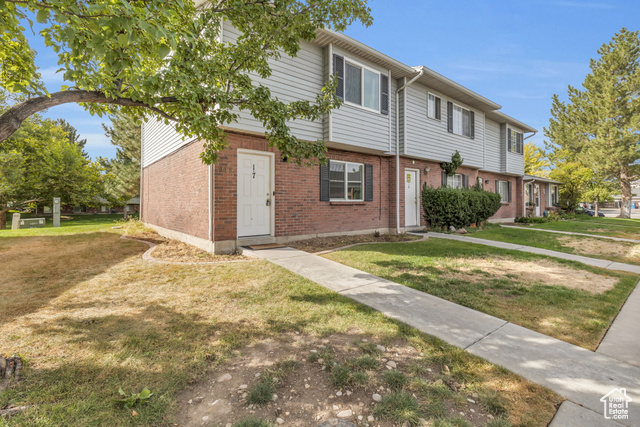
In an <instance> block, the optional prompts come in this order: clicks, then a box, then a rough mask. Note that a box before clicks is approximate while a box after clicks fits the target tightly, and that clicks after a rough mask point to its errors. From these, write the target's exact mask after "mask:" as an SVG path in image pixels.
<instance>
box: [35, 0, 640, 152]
mask: <svg viewBox="0 0 640 427" xmlns="http://www.w3.org/2000/svg"><path fill="white" fill-rule="evenodd" d="M369 5H370V7H371V9H372V15H373V18H374V23H373V25H372V26H371V27H369V28H365V27H363V26H361V25H359V24H356V25H353V26H352V27H350V28H349V29H348V30H347V31H346V34H347V35H349V36H351V37H354V38H356V39H358V40H360V41H361V42H363V43H365V44H367V45H369V46H371V47H373V48H375V49H377V50H379V51H381V52H383V53H385V54H387V55H390V56H392V57H394V58H396V59H398V60H400V61H402V62H404V63H406V64H409V65H425V66H427V67H429V68H431V69H432V70H435V71H437V72H438V73H440V74H443V75H444V76H446V77H448V78H450V79H452V80H454V81H456V82H458V83H460V84H462V85H464V86H466V87H468V88H469V89H471V90H473V91H475V92H477V93H479V94H481V95H483V96H485V97H487V98H489V99H491V100H493V101H495V102H497V103H499V104H500V105H502V107H503V108H502V111H503V112H504V113H506V114H508V115H510V116H513V117H515V118H517V119H519V120H521V121H523V122H525V123H527V124H529V125H531V126H533V127H535V128H536V129H538V130H539V131H540V132H539V133H538V134H537V135H536V136H534V137H533V138H531V139H530V141H534V142H535V143H537V144H542V142H543V141H544V135H543V132H542V131H543V127H545V126H547V124H548V121H549V110H550V108H551V96H552V95H553V94H554V93H557V94H560V95H561V96H564V95H565V94H566V89H567V85H569V84H571V85H574V86H579V85H580V84H581V83H582V81H583V80H584V77H585V76H586V74H587V73H588V72H589V59H590V58H595V57H596V56H597V50H598V48H600V46H601V45H602V44H603V43H605V42H609V41H610V40H611V38H612V37H613V35H614V34H615V33H616V32H617V31H619V30H620V29H621V28H622V27H627V28H628V29H630V30H634V31H635V30H638V29H639V28H640V2H637V1H632V0H627V1H606V0H600V1H598V0H596V1H591V0H490V1H489V0H476V1H432V0H428V1H408V0H394V1H390V0H373V1H370V2H369ZM32 39H33V40H32V42H33V44H32V46H33V47H34V48H35V49H36V50H37V51H38V56H37V63H38V65H39V66H40V67H41V72H42V74H43V78H44V79H45V82H46V84H47V87H48V89H49V90H57V89H59V87H60V85H61V84H63V83H62V79H61V78H60V77H59V75H58V74H55V70H56V69H57V67H56V57H55V54H54V53H53V52H52V51H49V50H48V49H46V48H44V46H43V45H42V44H41V41H40V38H39V37H38V36H36V37H32ZM46 115H47V116H48V117H52V118H64V119H66V120H67V121H69V122H70V123H71V124H72V125H73V126H75V127H76V128H77V129H78V130H79V132H80V133H81V135H82V137H84V138H87V139H88V144H87V151H88V152H89V154H90V155H91V156H93V157H95V156H108V157H112V156H113V155H114V154H115V148H114V147H113V146H111V144H110V143H109V141H108V139H107V138H106V137H105V136H104V132H103V130H102V127H101V123H103V122H105V121H108V120H107V119H105V118H102V119H101V118H99V117H95V116H91V115H89V113H87V112H85V111H84V109H82V108H81V107H79V106H76V105H66V106H59V107H55V108H52V109H51V110H49V111H48V112H47V114H46Z"/></svg>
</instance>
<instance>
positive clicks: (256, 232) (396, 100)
mask: <svg viewBox="0 0 640 427" xmlns="http://www.w3.org/2000/svg"><path fill="white" fill-rule="evenodd" d="M222 37H223V40H224V41H225V42H233V41H234V40H235V39H236V38H237V37H238V33H237V31H235V30H234V29H233V28H232V27H230V26H229V25H224V26H223V31H222ZM272 69H273V75H272V76H271V77H270V78H269V79H266V80H262V79H259V78H257V77H256V78H255V82H256V83H262V84H264V85H266V86H268V87H269V88H270V90H271V92H272V95H273V96H277V97H278V98H279V99H281V100H284V101H295V100H300V99H302V100H309V101H313V100H314V99H315V97H316V95H317V94H318V93H319V92H320V90H321V88H322V87H323V86H324V84H325V83H326V81H327V80H328V78H329V76H330V75H331V74H332V73H333V74H334V75H336V76H337V77H338V88H337V95H338V96H339V97H340V98H342V99H343V101H344V103H343V105H342V106H341V107H340V108H339V109H336V110H334V111H332V112H331V113H330V114H328V115H327V116H326V117H325V118H324V120H322V121H315V122H314V121H308V120H296V121H294V122H291V123H290V127H291V129H292V132H293V134H294V135H295V136H297V137H298V138H300V139H304V140H311V141H313V140H317V139H323V140H324V141H325V142H326V145H327V147H328V148H329V151H328V158H329V159H330V160H329V163H328V164H327V165H322V166H316V167H303V166H296V165H295V164H293V163H289V162H288V161H287V159H286V158H283V157H282V156H281V154H280V153H279V152H278V151H277V150H275V149H273V148H270V147H269V146H268V143H267V140H266V139H265V138H264V129H263V127H262V126H261V124H260V122H258V121H257V120H255V119H253V118H252V117H251V116H249V115H248V114H244V113H242V114H241V119H240V121H239V122H238V123H236V124H234V125H233V128H230V129H228V131H229V138H228V141H229V147H228V148H227V149H225V150H224V151H222V152H221V153H220V157H219V160H218V162H217V163H216V164H215V165H212V166H207V165H204V164H202V162H201V160H200V158H199V157H198V155H199V154H200V152H201V151H202V142H201V141H187V140H184V139H183V138H182V137H181V136H180V135H179V134H178V133H177V132H175V130H174V129H173V128H172V127H171V126H166V125H164V124H163V123H161V122H155V121H149V122H147V123H145V124H144V125H143V128H142V166H143V173H142V203H141V217H142V219H143V221H145V222H146V223H147V224H149V225H152V226H154V227H155V228H156V229H157V230H158V231H159V232H160V233H161V234H165V235H167V236H170V237H173V238H178V239H180V240H183V241H186V242H188V243H191V244H194V245H196V246H199V247H201V248H203V249H206V250H209V251H213V252H216V253H223V252H231V251H234V250H235V249H236V248H237V246H241V245H245V244H256V243H263V242H264V243H271V242H287V241H290V240H294V239H302V238H308V237H315V236H326V235H336V234H348V233H368V232H373V231H376V230H377V231H381V232H389V231H390V232H402V231H404V230H407V229H411V228H418V227H422V226H424V225H425V223H424V218H423V212H422V203H421V189H422V186H423V185H425V184H426V185H429V186H434V187H439V186H441V185H449V186H452V187H472V186H474V185H480V186H482V187H483V188H484V189H486V190H490V191H495V192H497V193H499V194H500V195H501V196H502V207H501V208H500V210H499V211H498V212H497V214H496V215H495V216H494V217H493V220H496V221H498V220H512V219H513V218H514V217H516V216H520V215H521V214H522V212H523V210H524V209H525V207H524V204H523V181H522V176H523V174H524V156H523V145H524V139H525V134H527V133H529V134H533V133H535V132H536V130H535V129H533V128H532V127H530V126H528V125H526V124H524V123H522V122H520V121H518V120H516V119H513V118H511V117H509V116H507V115H505V114H503V113H501V112H499V111H498V109H500V108H501V107H500V105H498V104H496V103H494V102H492V101H490V100H488V99H486V98H484V97H483V96H480V95H478V94H476V93H474V92H472V91H471V90H469V89H467V88H465V87H463V86H461V85H459V84H458V83H455V82H453V81H451V80H449V79H448V78H446V77H443V76H441V75H440V74H438V73H436V72H434V71H432V70H430V69H428V68H426V67H409V66H407V65H405V64H403V63H401V62H399V61H396V60H395V59H393V58H390V57H388V56H386V55H384V54H382V53H380V52H378V51H376V50H374V49H372V48H370V47H369V46H366V45H364V44H362V43H360V42H358V41H356V40H354V39H352V38H350V37H347V36H345V35H343V34H340V33H335V32H332V31H327V30H320V31H318V37H317V38H316V39H315V40H314V41H313V43H307V42H302V44H301V50H300V52H299V54H298V56H297V57H295V58H291V57H288V56H284V55H283V56H282V58H281V59H279V60H278V61H276V62H273V63H272ZM456 150H458V151H459V152H460V154H461V155H462V157H463V158H464V163H463V165H462V166H461V167H460V168H459V169H458V170H457V173H456V174H455V175H454V176H447V175H446V174H444V173H443V171H442V169H441V167H440V163H442V162H449V161H451V156H452V154H454V153H455V151H456Z"/></svg>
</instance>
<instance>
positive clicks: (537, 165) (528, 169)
mask: <svg viewBox="0 0 640 427" xmlns="http://www.w3.org/2000/svg"><path fill="white" fill-rule="evenodd" d="M549 166H550V163H549V160H548V159H547V154H546V153H545V152H544V150H543V149H542V148H540V147H538V146H536V145H535V144H534V143H533V142H527V143H526V144H524V173H526V174H527V175H535V176H541V177H546V176H548V175H549Z"/></svg>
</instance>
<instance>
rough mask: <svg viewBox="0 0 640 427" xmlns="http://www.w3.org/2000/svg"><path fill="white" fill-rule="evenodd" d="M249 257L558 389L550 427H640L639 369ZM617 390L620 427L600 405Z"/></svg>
mask: <svg viewBox="0 0 640 427" xmlns="http://www.w3.org/2000/svg"><path fill="white" fill-rule="evenodd" d="M429 235H430V236H431V237H435V236H434V235H433V233H430V234H429ZM456 240H457V239H456ZM476 240H480V239H476ZM245 253H246V254H248V255H252V256H256V257H259V258H263V259H266V260H269V261H271V262H273V263H274V264H277V265H279V266H281V267H284V268H286V269H288V270H290V271H292V272H294V273H297V274H299V275H301V276H303V277H305V278H307V279H309V280H312V281H314V282H316V283H318V284H320V285H322V286H324V287H326V288H328V289H330V290H333V291H335V292H338V293H340V294H342V295H344V296H347V297H349V298H351V299H353V300H355V301H357V302H359V303H362V304H365V305H367V306H369V307H372V308H374V309H375V310H378V311H380V312H382V313H383V314H385V315H387V316H389V317H391V318H394V319H397V320H399V321H401V322H404V323H406V324H408V325H410V326H413V327H415V328H417V329H419V330H421V331H423V332H425V333H427V334H430V335H434V336H436V337H438V338H440V339H442V340H444V341H446V342H448V343H450V344H452V345H455V346H457V347H460V348H463V349H466V350H467V351H469V352H471V353H473V354H475V355H477V356H480V357H482V358H484V359H486V360H488V361H490V362H492V363H495V364H498V365H501V366H504V367H505V368H507V369H509V370H511V371H513V372H516V373H518V374H520V375H522V376H523V377H525V378H527V379H529V380H531V381H533V382H536V383H538V384H541V385H544V386H546V387H548V388H550V389H552V390H554V391H555V392H557V393H558V394H560V395H562V396H564V397H565V398H566V399H567V400H568V402H565V403H563V404H562V406H561V408H560V411H559V412H558V415H557V416H556V418H555V419H554V422H552V424H551V425H552V426H554V427H559V426H563V427H564V426H572V425H575V426H620V425H625V426H640V368H639V367H636V366H632V365H629V364H626V363H623V362H620V361H618V360H616V359H614V358H612V357H609V356H607V355H604V354H597V353H594V352H591V351H588V350H585V349H583V348H580V347H577V346H574V345H571V344H569V343H566V342H564V341H560V340H557V339H555V338H551V337H548V336H546V335H543V334H540V333H538V332H534V331H531V330H529V329H526V328H523V327H521V326H518V325H514V324H512V323H509V322H507V321H505V320H501V319H498V318H496V317H493V316H489V315H487V314H484V313H480V312H478V311H475V310H472V309H469V308H466V307H463V306H461V305H458V304H454V303H451V302H449V301H445V300H443V299H440V298H437V297H434V296H432V295H429V294H426V293H423V292H420V291H417V290H415V289H412V288H409V287H407V286H403V285H400V284H398V283H394V282H391V281H388V280H385V279H382V278H380V277H377V276H374V275H372V274H368V273H365V272H363V271H360V270H357V269H355V268H351V267H347V266H345V265H342V264H339V263H337V262H334V261H331V260H328V259H326V258H322V257H319V256H317V255H313V254H309V253H306V252H302V251H298V250H295V249H292V248H281V249H270V250H263V251H246V252H245ZM635 339H637V337H636V338H635ZM618 387H622V388H626V390H627V395H628V396H630V397H631V399H633V402H632V403H631V404H630V405H629V419H627V420H621V421H620V424H618V423H616V422H613V421H610V420H606V419H604V417H603V415H602V414H603V411H604V406H603V403H602V402H600V398H601V397H602V396H604V395H605V394H607V393H609V392H610V391H611V390H613V389H614V388H618Z"/></svg>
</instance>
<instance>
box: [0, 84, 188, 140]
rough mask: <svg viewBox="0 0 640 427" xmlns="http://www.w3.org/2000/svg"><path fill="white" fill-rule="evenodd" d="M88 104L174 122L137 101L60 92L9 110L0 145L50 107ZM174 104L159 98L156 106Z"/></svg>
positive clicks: (2, 120)
mask: <svg viewBox="0 0 640 427" xmlns="http://www.w3.org/2000/svg"><path fill="white" fill-rule="evenodd" d="M78 102H88V103H94V104H114V105H123V106H127V107H142V108H147V109H149V110H151V111H153V112H155V113H156V114H158V115H160V116H162V117H164V118H167V119H169V120H174V121H175V120H176V119H175V118H174V117H171V116H170V115H168V114H167V113H165V112H164V111H162V110H160V109H158V108H156V107H154V106H152V105H147V104H144V103H142V102H139V101H134V100H133V99H129V98H108V97H107V96H106V95H105V94H104V93H102V92H99V91H90V90H66V91H62V92H54V93H51V94H49V96H39V97H37V98H31V99H28V100H26V101H24V102H21V103H20V104H16V105H14V106H13V107H11V108H9V109H8V110H7V111H5V112H4V114H2V115H1V116H0V144H1V143H2V142H4V141H5V140H6V139H7V138H9V137H10V136H11V135H13V134H14V133H15V132H16V131H17V130H18V129H20V126H21V125H22V122H24V121H25V120H26V119H28V118H29V117H31V116H32V115H34V114H35V113H38V112H40V111H42V110H46V109H48V108H51V107H55V106H58V105H62V104H68V103H78ZM171 102H176V99H175V98H173V97H164V98H159V99H158V100H157V101H156V104H163V103H171Z"/></svg>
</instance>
